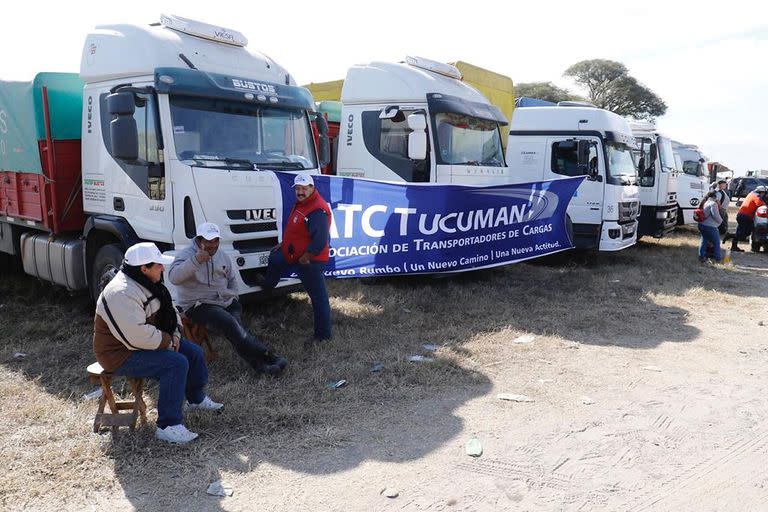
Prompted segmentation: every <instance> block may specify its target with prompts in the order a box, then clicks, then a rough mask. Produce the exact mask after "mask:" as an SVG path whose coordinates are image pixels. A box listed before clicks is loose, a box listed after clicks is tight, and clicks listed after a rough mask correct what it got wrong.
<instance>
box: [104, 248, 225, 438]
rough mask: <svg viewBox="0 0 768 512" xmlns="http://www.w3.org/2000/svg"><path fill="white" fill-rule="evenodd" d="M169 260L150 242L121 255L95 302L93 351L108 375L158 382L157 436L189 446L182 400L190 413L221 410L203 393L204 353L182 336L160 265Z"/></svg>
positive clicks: (204, 374) (191, 434)
mask: <svg viewBox="0 0 768 512" xmlns="http://www.w3.org/2000/svg"><path fill="white" fill-rule="evenodd" d="M171 261H173V258H172V257H170V256H163V255H162V254H160V251H159V250H158V248H157V246H155V244H153V243H151V242H142V243H139V244H136V245H133V246H131V247H129V248H128V250H127V251H125V261H123V265H122V267H121V268H120V272H118V273H117V275H115V277H114V278H113V279H112V281H110V282H109V284H108V285H107V286H105V287H104V291H102V292H101V294H100V295H99V298H98V299H97V300H96V315H95V316H94V319H93V351H94V353H95V354H96V360H97V361H98V362H99V364H100V365H101V367H102V368H104V370H105V371H107V372H111V373H114V374H115V375H124V376H127V377H138V378H150V379H157V380H158V381H160V396H159V398H158V401H157V430H156V431H155V436H156V437H157V438H158V439H160V440H162V441H168V442H170V443H188V442H190V441H192V440H193V439H195V438H196V437H197V434H196V433H194V432H190V431H189V430H187V428H186V427H185V426H184V425H183V424H182V422H181V420H182V406H183V405H184V404H183V402H184V397H185V396H186V399H187V401H188V402H189V407H190V408H193V409H194V408H196V409H207V410H214V411H215V410H218V409H221V408H222V407H223V406H222V404H219V403H216V402H214V401H213V400H211V399H210V398H208V396H207V395H206V394H205V393H204V392H203V390H204V389H205V385H206V384H207V383H208V368H207V367H206V366H205V358H204V357H203V350H202V349H201V348H200V347H198V346H197V345H195V344H194V343H191V342H189V341H187V340H185V339H183V338H182V337H181V334H180V328H179V325H180V324H181V320H180V319H179V316H178V313H177V312H176V309H175V308H174V307H173V301H172V300H171V294H170V293H169V292H168V289H167V288H166V287H165V286H164V285H163V282H162V279H163V268H164V267H163V265H164V264H165V265H167V264H169V263H170V262H171Z"/></svg>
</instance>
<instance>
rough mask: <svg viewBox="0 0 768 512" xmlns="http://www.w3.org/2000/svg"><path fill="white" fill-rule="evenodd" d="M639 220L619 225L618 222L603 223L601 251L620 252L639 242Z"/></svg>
mask: <svg viewBox="0 0 768 512" xmlns="http://www.w3.org/2000/svg"><path fill="white" fill-rule="evenodd" d="M637 224H638V223H637V220H633V221H630V222H625V223H621V224H619V223H618V222H616V221H605V222H603V229H602V231H601V234H600V250H601V251H620V250H622V249H626V248H627V247H632V246H633V245H635V243H636V242H637Z"/></svg>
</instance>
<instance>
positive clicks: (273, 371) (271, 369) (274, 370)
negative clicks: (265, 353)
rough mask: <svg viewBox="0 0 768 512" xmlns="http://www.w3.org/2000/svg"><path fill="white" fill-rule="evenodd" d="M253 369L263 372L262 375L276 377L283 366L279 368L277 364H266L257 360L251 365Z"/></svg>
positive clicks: (281, 371)
mask: <svg viewBox="0 0 768 512" xmlns="http://www.w3.org/2000/svg"><path fill="white" fill-rule="evenodd" d="M251 366H252V367H253V369H254V370H256V372H257V373H263V374H264V375H271V376H272V377H277V376H278V375H280V374H281V373H283V368H281V367H280V366H279V365H277V364H268V363H264V362H259V363H255V364H252V365H251Z"/></svg>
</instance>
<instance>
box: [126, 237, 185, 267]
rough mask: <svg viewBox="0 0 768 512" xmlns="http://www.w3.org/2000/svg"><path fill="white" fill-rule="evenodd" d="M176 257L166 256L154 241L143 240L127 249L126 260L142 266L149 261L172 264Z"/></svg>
mask: <svg viewBox="0 0 768 512" xmlns="http://www.w3.org/2000/svg"><path fill="white" fill-rule="evenodd" d="M174 259H176V258H174V257H173V256H165V255H164V254H162V253H161V252H160V249H158V248H157V246H156V245H155V244H153V243H152V242H141V243H138V244H135V245H132V246H130V247H129V248H128V250H127V251H125V262H126V263H127V264H129V265H131V266H132V267H140V266H141V265H146V264H147V263H161V264H163V265H170V264H171V263H173V260H174Z"/></svg>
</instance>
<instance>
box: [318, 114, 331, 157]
mask: <svg viewBox="0 0 768 512" xmlns="http://www.w3.org/2000/svg"><path fill="white" fill-rule="evenodd" d="M315 126H317V135H318V137H317V140H318V144H319V146H320V147H318V148H317V152H318V153H319V154H318V155H317V157H318V158H319V159H320V167H325V166H326V165H328V163H329V162H330V161H331V143H330V141H329V140H328V121H326V119H325V116H323V115H322V114H318V115H317V117H316V118H315Z"/></svg>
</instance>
